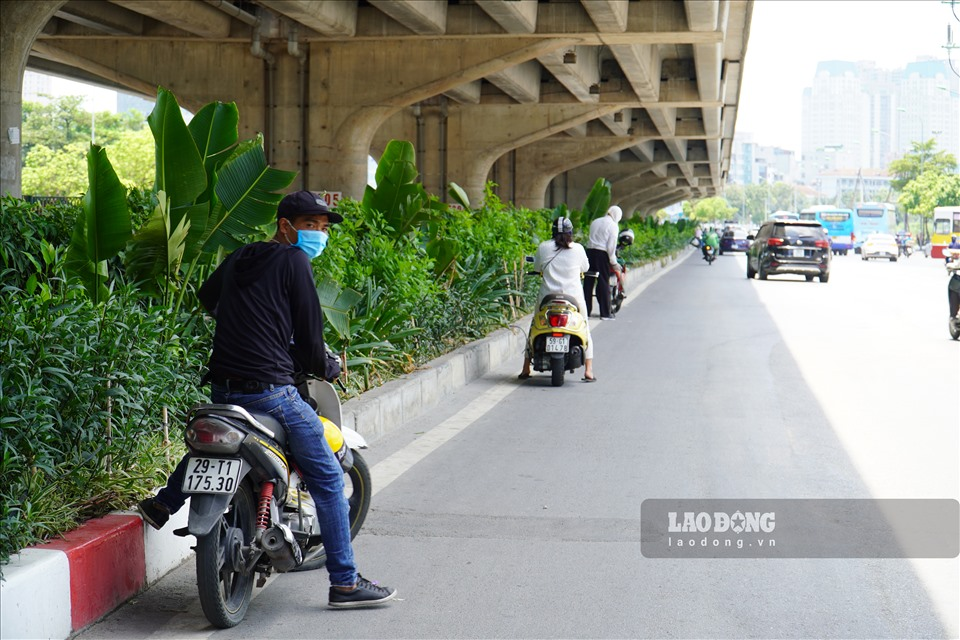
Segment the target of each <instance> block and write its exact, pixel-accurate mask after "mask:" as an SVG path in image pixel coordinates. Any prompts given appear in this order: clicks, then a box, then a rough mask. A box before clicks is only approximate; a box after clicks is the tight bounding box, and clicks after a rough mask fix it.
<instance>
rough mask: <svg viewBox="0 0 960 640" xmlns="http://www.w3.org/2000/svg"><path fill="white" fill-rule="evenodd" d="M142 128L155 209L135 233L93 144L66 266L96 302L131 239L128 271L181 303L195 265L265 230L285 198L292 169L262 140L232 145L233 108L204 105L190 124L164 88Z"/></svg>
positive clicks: (148, 289)
mask: <svg viewBox="0 0 960 640" xmlns="http://www.w3.org/2000/svg"><path fill="white" fill-rule="evenodd" d="M147 122H148V123H149V125H150V129H151V131H152V133H153V137H154V141H155V149H156V166H157V174H156V185H155V189H156V191H157V194H158V208H157V209H156V210H155V211H154V213H153V215H152V216H151V217H150V218H149V219H148V220H147V222H146V223H145V224H144V225H143V227H142V228H141V229H139V230H138V231H137V233H136V234H135V235H133V236H132V237H131V233H130V229H131V223H130V212H129V210H128V209H127V204H126V191H125V189H124V188H123V186H122V185H121V184H120V181H119V180H118V179H117V178H116V172H115V171H114V170H113V167H112V166H111V165H110V162H109V160H108V159H107V157H106V153H101V152H102V149H100V148H99V147H96V146H94V145H92V146H91V154H89V155H88V174H89V181H90V188H89V189H88V192H87V196H85V206H84V216H83V217H82V219H81V220H78V222H77V225H76V227H75V230H74V241H73V242H72V243H71V247H72V249H71V252H70V254H69V259H68V268H70V270H71V272H72V273H73V274H75V275H78V276H80V277H81V279H82V280H83V282H84V284H85V285H86V289H87V291H88V293H89V294H90V297H91V298H92V299H94V300H102V299H103V296H104V295H105V293H106V291H107V287H106V283H107V280H108V277H109V276H108V273H107V271H106V262H105V261H106V260H108V259H109V258H112V257H113V256H115V255H117V254H118V253H119V252H120V251H121V250H122V249H123V248H124V246H126V245H127V242H128V241H130V240H132V242H131V243H130V245H129V246H127V251H126V253H125V265H126V266H127V268H128V269H130V270H131V271H132V272H133V275H134V278H135V280H136V281H137V282H138V283H140V285H141V288H142V290H143V291H144V292H145V293H148V294H150V295H157V294H158V293H159V294H161V295H163V293H164V292H170V291H173V290H175V289H179V297H178V299H177V302H176V306H177V307H179V305H180V303H181V302H182V300H183V295H184V292H185V291H186V290H187V284H189V281H190V279H191V276H192V274H193V272H194V270H195V269H196V267H197V266H198V264H201V263H210V262H212V261H213V260H214V259H215V257H216V256H217V255H218V254H220V253H221V250H227V251H229V250H232V249H235V248H237V247H239V246H241V245H243V244H244V243H245V242H248V241H249V240H250V239H251V236H255V235H257V234H260V233H262V227H263V226H264V225H266V224H268V223H270V222H271V221H272V220H273V219H274V216H275V215H276V210H277V204H278V203H279V202H280V199H281V198H282V197H283V194H282V193H278V192H279V191H281V190H282V189H285V188H286V187H288V186H289V185H290V183H291V182H293V179H294V177H295V176H296V172H293V171H281V170H278V169H273V168H271V167H270V166H269V165H268V164H267V161H266V156H265V154H264V151H263V137H262V136H260V135H258V136H256V137H255V138H253V139H251V140H247V141H244V142H238V140H239V134H238V122H239V114H238V111H237V107H236V104H233V103H229V104H225V103H221V102H214V103H210V104H208V105H206V106H204V107H203V108H202V109H201V110H200V111H199V112H198V113H197V115H196V117H194V118H193V119H192V120H191V122H190V125H189V126H188V125H187V124H185V123H184V120H183V116H182V115H181V111H180V105H179V104H178V103H177V100H176V97H175V96H174V95H173V94H172V93H171V92H170V91H168V90H166V89H164V88H162V87H161V88H160V89H159V90H158V92H157V103H156V105H155V107H154V110H153V111H152V112H151V114H150V116H149V117H148V118H147ZM161 192H162V193H163V197H162V198H161V197H160V196H159V194H160V193H161ZM185 266H186V270H187V271H186V274H182V271H183V269H184V267H185Z"/></svg>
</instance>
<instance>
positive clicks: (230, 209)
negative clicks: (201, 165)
mask: <svg viewBox="0 0 960 640" xmlns="http://www.w3.org/2000/svg"><path fill="white" fill-rule="evenodd" d="M296 175H297V173H296V172H295V171H281V170H279V169H273V168H271V167H270V166H269V165H268V164H267V159H266V156H265V155H264V153H263V136H262V135H257V137H256V138H253V139H251V140H247V141H245V142H243V143H241V144H240V145H238V146H237V147H236V148H235V149H234V151H233V153H232V154H231V156H230V158H229V159H228V160H227V161H226V162H225V163H224V164H223V166H222V167H221V168H220V170H219V171H218V172H217V183H216V186H215V192H216V195H217V198H218V199H219V203H217V206H216V207H215V208H214V210H213V211H212V213H211V216H210V220H209V222H208V225H207V231H206V233H207V237H206V240H205V241H204V243H203V251H204V252H206V253H212V252H215V251H216V250H217V249H218V248H220V247H223V248H225V249H227V250H232V249H236V248H238V247H240V246H243V244H244V243H246V242H247V241H248V238H249V236H251V235H254V234H257V233H260V232H261V231H262V229H261V228H262V227H263V226H264V225H266V224H269V223H270V222H273V221H274V220H275V219H276V215H277V205H278V204H279V203H280V200H281V199H282V198H283V194H282V193H276V192H277V191H280V190H282V189H285V188H287V187H288V186H290V183H291V182H293V179H294V178H295V177H296Z"/></svg>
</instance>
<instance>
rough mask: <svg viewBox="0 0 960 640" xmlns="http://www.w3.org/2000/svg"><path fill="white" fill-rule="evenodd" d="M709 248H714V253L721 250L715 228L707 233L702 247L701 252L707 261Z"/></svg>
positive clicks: (711, 228)
mask: <svg viewBox="0 0 960 640" xmlns="http://www.w3.org/2000/svg"><path fill="white" fill-rule="evenodd" d="M707 247H713V250H714V251H717V250H718V249H719V248H720V238H719V237H718V236H717V230H716V229H714V228H713V227H710V229H709V230H708V231H707V233H706V234H705V235H704V237H703V242H702V243H701V245H700V251H701V252H702V253H703V259H704V260H706V259H707Z"/></svg>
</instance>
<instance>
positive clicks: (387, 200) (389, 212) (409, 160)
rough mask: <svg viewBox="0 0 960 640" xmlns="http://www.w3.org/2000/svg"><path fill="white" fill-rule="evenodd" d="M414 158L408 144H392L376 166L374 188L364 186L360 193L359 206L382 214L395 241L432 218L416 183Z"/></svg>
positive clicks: (398, 142) (421, 190)
mask: <svg viewBox="0 0 960 640" xmlns="http://www.w3.org/2000/svg"><path fill="white" fill-rule="evenodd" d="M416 157H417V156H416V152H415V151H414V148H413V145H412V144H411V143H409V142H407V141H406V140H391V141H390V142H388V143H387V146H386V148H384V150H383V155H382V156H380V162H378V163H377V171H376V174H375V175H376V183H377V186H376V187H371V186H369V185H367V188H366V189H364V192H363V200H362V201H361V206H362V207H363V208H364V209H366V210H367V211H378V212H380V213H381V214H383V216H384V219H385V220H386V221H387V224H389V225H390V226H391V227H392V228H393V230H394V233H395V234H396V237H400V236H403V235H405V234H407V233H409V232H410V231H412V230H414V229H415V228H417V227H418V226H419V225H420V224H421V223H423V222H427V221H429V220H430V219H431V218H432V215H433V212H432V210H431V209H430V207H429V200H430V198H429V196H428V195H427V192H426V190H425V189H424V188H423V185H422V184H420V183H419V182H415V180H416V179H417V176H418V175H419V173H418V172H417V165H416Z"/></svg>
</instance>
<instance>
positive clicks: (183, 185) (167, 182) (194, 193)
mask: <svg viewBox="0 0 960 640" xmlns="http://www.w3.org/2000/svg"><path fill="white" fill-rule="evenodd" d="M147 124H149V125H150V130H151V131H152V132H153V139H154V142H155V144H156V152H157V156H156V159H157V180H156V185H155V187H154V188H155V189H156V190H157V191H164V192H166V194H167V197H168V198H170V209H171V211H172V212H173V211H176V210H177V209H178V208H180V207H185V206H190V205H192V204H193V203H194V202H196V200H197V197H198V196H199V195H200V194H201V193H203V191H204V190H205V189H206V188H207V174H206V171H205V170H204V166H203V159H202V158H201V157H200V151H199V150H198V149H197V145H196V143H195V142H194V139H193V136H192V135H191V134H190V131H189V130H188V129H187V125H186V124H185V123H184V122H183V115H182V114H181V113H180V105H179V104H178V103H177V99H176V98H175V97H174V95H173V94H172V93H170V92H169V91H167V90H166V89H164V88H162V87H161V88H160V89H159V90H158V91H157V103H156V105H154V108H153V111H152V112H151V113H150V115H149V116H148V117H147ZM174 222H175V223H177V224H178V223H179V219H178V217H177V216H174Z"/></svg>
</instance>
